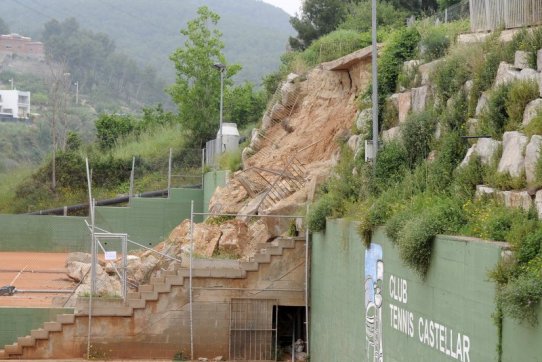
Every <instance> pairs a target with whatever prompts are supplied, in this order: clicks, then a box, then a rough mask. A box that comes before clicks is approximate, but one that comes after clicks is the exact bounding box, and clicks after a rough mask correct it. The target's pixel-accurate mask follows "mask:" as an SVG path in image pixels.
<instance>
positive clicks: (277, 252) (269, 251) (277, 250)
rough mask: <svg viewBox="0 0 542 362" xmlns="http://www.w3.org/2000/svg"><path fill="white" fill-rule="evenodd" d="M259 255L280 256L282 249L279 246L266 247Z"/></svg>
mask: <svg viewBox="0 0 542 362" xmlns="http://www.w3.org/2000/svg"><path fill="white" fill-rule="evenodd" d="M260 253H261V254H269V255H282V247H280V246H268V247H267V248H263V249H261V250H260Z"/></svg>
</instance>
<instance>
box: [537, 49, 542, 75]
mask: <svg viewBox="0 0 542 362" xmlns="http://www.w3.org/2000/svg"><path fill="white" fill-rule="evenodd" d="M536 70H538V71H539V72H542V49H539V50H538V51H537V52H536Z"/></svg>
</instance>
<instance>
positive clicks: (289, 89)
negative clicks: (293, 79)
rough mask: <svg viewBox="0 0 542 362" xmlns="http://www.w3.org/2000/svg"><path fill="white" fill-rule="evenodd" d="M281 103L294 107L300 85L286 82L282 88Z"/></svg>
mask: <svg viewBox="0 0 542 362" xmlns="http://www.w3.org/2000/svg"><path fill="white" fill-rule="evenodd" d="M280 93H281V97H282V99H281V101H280V102H281V103H282V104H283V105H284V106H286V107H293V106H294V104H295V102H296V100H297V96H298V86H297V84H295V83H290V82H286V83H284V84H283V85H282V88H281V89H280Z"/></svg>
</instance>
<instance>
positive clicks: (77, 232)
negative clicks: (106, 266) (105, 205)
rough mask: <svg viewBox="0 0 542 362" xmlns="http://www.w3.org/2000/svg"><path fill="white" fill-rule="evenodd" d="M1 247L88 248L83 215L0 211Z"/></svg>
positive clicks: (67, 249)
mask: <svg viewBox="0 0 542 362" xmlns="http://www.w3.org/2000/svg"><path fill="white" fill-rule="evenodd" d="M0 230H1V231H0V250H1V251H44V252H69V251H78V250H84V251H86V250H89V247H87V245H89V242H90V234H89V233H88V229H87V227H86V225H85V222H84V218H82V217H75V216H73V217H72V216H67V217H66V216H49V215H0Z"/></svg>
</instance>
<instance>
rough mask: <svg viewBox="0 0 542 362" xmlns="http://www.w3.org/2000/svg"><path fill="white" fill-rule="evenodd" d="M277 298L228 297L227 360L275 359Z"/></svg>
mask: <svg viewBox="0 0 542 362" xmlns="http://www.w3.org/2000/svg"><path fill="white" fill-rule="evenodd" d="M277 304H278V303H277V300H274V299H232V300H231V306H230V358H229V359H230V360H234V361H276V360H277V328H276V320H277V313H278V308H277Z"/></svg>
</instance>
